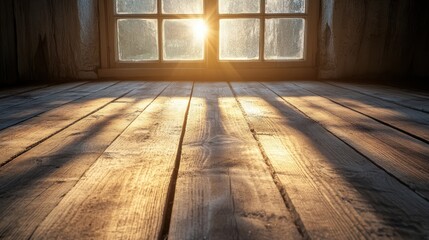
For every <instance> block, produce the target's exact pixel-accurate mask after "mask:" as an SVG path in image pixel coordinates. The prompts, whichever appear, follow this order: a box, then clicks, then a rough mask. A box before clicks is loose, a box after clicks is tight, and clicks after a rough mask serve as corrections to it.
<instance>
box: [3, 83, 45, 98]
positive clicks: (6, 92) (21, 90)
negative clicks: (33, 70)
mask: <svg viewBox="0 0 429 240" xmlns="http://www.w3.org/2000/svg"><path fill="white" fill-rule="evenodd" d="M47 86H48V85H36V86H28V87H14V88H4V89H3V88H2V89H1V90H0V99H1V98H6V97H10V96H13V95H18V94H21V93H25V92H30V91H33V90H37V89H40V88H45V87H47Z"/></svg>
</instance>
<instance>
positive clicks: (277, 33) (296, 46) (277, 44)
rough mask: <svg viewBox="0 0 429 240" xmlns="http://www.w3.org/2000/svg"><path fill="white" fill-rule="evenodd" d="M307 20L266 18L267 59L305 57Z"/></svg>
mask: <svg viewBox="0 0 429 240" xmlns="http://www.w3.org/2000/svg"><path fill="white" fill-rule="evenodd" d="M304 29H305V20H304V19H302V18H274V19H266V20H265V53H264V56H265V59H270V60H276V59H284V60H287V59H303V57H304V31H305V30H304Z"/></svg>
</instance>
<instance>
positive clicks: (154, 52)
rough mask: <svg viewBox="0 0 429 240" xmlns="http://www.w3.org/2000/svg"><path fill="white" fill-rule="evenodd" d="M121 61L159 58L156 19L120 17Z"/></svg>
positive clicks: (119, 53)
mask: <svg viewBox="0 0 429 240" xmlns="http://www.w3.org/2000/svg"><path fill="white" fill-rule="evenodd" d="M117 34H118V55H119V60H120V61H149V60H158V59H159V56H158V23H157V20H155V19H119V20H118V33H117Z"/></svg>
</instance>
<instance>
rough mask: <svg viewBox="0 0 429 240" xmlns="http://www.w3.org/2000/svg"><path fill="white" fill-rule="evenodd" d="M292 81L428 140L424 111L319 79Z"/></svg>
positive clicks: (428, 126) (426, 114) (428, 134)
mask: <svg viewBox="0 0 429 240" xmlns="http://www.w3.org/2000/svg"><path fill="white" fill-rule="evenodd" d="M296 84H297V85H298V86H300V87H302V88H305V89H306V90H309V91H311V92H313V93H315V94H317V95H319V96H322V97H325V98H327V99H329V100H332V101H334V102H335V103H338V104H340V105H342V106H345V107H347V108H350V109H353V110H355V111H357V112H359V113H362V114H365V115H366V116H368V117H371V118H373V119H375V120H377V121H379V122H382V123H384V124H386V125H389V126H391V127H394V128H396V129H400V130H401V131H403V132H405V133H408V134H410V135H411V136H415V137H416V138H418V139H421V140H422V141H424V142H426V143H428V142H429V114H428V113H424V112H421V111H417V110H414V109H410V108H407V107H403V106H401V105H397V104H394V103H391V102H387V101H384V100H381V99H377V98H374V97H370V96H368V95H363V94H360V93H357V92H354V91H351V90H347V89H344V88H339V87H334V86H332V85H327V84H323V83H316V82H304V83H302V82H300V83H296ZM428 101H429V99H428Z"/></svg>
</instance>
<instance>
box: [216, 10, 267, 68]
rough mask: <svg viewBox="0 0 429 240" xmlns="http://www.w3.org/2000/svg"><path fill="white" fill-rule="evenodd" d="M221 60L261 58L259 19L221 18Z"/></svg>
mask: <svg viewBox="0 0 429 240" xmlns="http://www.w3.org/2000/svg"><path fill="white" fill-rule="evenodd" d="M219 31H220V33H219V38H220V41H219V49H220V50H219V54H220V56H219V59H220V60H255V59H259V19H256V18H247V19H246V18H242V19H221V20H220V29H219Z"/></svg>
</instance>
